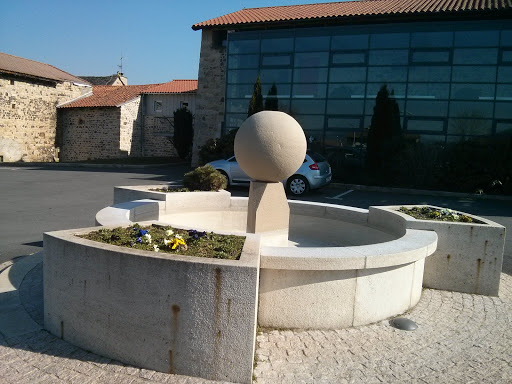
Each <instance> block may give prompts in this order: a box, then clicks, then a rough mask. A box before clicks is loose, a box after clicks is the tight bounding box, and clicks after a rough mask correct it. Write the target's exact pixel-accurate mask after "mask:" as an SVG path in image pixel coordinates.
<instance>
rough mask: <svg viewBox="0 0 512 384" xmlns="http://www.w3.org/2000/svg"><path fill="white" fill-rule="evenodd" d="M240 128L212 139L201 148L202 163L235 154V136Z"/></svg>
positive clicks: (200, 158)
mask: <svg viewBox="0 0 512 384" xmlns="http://www.w3.org/2000/svg"><path fill="white" fill-rule="evenodd" d="M237 131H238V129H234V130H232V131H229V132H228V133H227V134H225V135H224V136H221V137H219V138H216V139H210V140H208V141H207V142H206V144H205V145H203V146H202V147H201V148H200V149H199V160H200V162H201V164H206V163H209V162H210V161H213V160H219V159H228V158H230V157H231V156H233V154H234V147H235V136H236V132H237Z"/></svg>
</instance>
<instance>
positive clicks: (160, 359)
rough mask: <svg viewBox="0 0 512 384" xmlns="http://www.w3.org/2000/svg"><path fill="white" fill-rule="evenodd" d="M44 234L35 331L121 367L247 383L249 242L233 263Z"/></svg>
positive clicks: (251, 286)
mask: <svg viewBox="0 0 512 384" xmlns="http://www.w3.org/2000/svg"><path fill="white" fill-rule="evenodd" d="M93 229H97V228H87V229H83V230H72V231H60V232H51V233H46V234H44V247H45V248H44V302H45V319H44V323H45V328H46V329H47V330H48V331H50V332H51V333H52V334H54V335H56V336H58V337H61V338H63V339H64V340H66V341H68V342H70V343H72V344H74V345H77V346H79V347H81V348H84V349H86V350H90V351H93V352H95V353H97V354H99V355H102V356H106V357H110V358H112V359H116V360H119V361H122V362H124V363H127V364H131V365H135V366H138V367H142V368H146V369H152V370H157V371H160V372H166V373H174V374H180V375H187V376H196V377H202V378H206V379H210V380H220V381H232V382H240V383H250V382H251V380H252V365H253V361H254V346H255V336H256V309H257V297H258V280H259V268H258V264H259V243H258V242H259V239H258V237H257V236H254V235H249V236H247V240H246V244H245V246H244V250H243V253H242V257H241V258H240V260H237V261H236V260H235V261H230V260H217V259H204V258H195V257H186V256H178V255H170V254H164V253H156V252H146V251H137V250H133V249H129V248H121V247H115V246H111V245H107V244H101V243H96V242H93V241H89V240H85V239H80V238H78V237H76V236H74V234H75V233H87V232H89V231H90V230H93Z"/></svg>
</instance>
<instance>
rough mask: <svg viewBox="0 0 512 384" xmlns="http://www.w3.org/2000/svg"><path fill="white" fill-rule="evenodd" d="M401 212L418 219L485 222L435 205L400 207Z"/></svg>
mask: <svg viewBox="0 0 512 384" xmlns="http://www.w3.org/2000/svg"><path fill="white" fill-rule="evenodd" d="M399 211H400V212H402V213H405V214H407V215H409V216H412V217H414V218H415V219H418V220H437V221H452V222H456V223H476V224H485V223H484V222H483V221H480V220H478V219H475V218H472V217H469V216H468V215H465V214H463V213H460V212H456V211H453V210H451V209H448V208H442V209H441V208H435V207H428V206H424V207H412V208H407V207H400V209H399Z"/></svg>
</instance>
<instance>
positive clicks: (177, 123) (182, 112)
mask: <svg viewBox="0 0 512 384" xmlns="http://www.w3.org/2000/svg"><path fill="white" fill-rule="evenodd" d="M192 120H193V117H192V113H190V111H189V110H188V109H187V107H183V108H180V109H177V110H176V111H174V136H173V139H172V140H171V141H172V144H173V145H174V147H175V148H176V151H177V152H178V156H179V157H180V158H182V159H188V158H189V157H190V154H191V153H192V141H193V140H194V129H193V127H192Z"/></svg>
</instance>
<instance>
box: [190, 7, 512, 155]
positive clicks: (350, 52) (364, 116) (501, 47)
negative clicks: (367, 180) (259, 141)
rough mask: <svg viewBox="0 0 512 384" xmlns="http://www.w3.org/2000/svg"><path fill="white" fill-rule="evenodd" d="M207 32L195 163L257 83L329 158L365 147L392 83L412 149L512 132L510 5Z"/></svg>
mask: <svg viewBox="0 0 512 384" xmlns="http://www.w3.org/2000/svg"><path fill="white" fill-rule="evenodd" d="M192 28H193V29H194V30H202V42H201V56H200V63H199V84H198V95H197V113H196V124H195V130H196V135H195V143H194V157H193V163H196V164H197V163H198V156H197V150H198V148H199V147H200V146H201V145H203V144H204V143H205V142H206V140H208V139H209V138H213V137H218V136H219V135H221V134H223V133H225V132H227V131H229V130H232V129H235V128H237V127H239V126H240V124H241V123H242V122H243V121H244V120H245V119H246V118H247V111H248V107H249V101H250V98H251V95H252V92H253V85H254V83H255V81H256V79H257V78H258V76H259V77H260V79H261V83H262V90H263V92H262V93H263V96H264V97H266V96H267V95H268V92H269V91H270V88H271V87H272V86H273V85H275V86H276V88H277V99H278V108H279V110H281V111H284V112H286V113H289V114H290V115H292V116H293V117H295V118H296V119H297V121H298V122H299V123H300V124H301V125H302V127H303V128H304V131H305V133H306V136H307V137H308V138H309V139H310V140H311V141H314V142H315V143H317V144H318V145H320V146H321V147H323V148H327V147H336V146H338V147H339V146H343V147H356V146H362V147H364V146H365V138H366V135H367V131H368V128H369V126H370V121H371V117H372V114H373V108H374V106H375V98H376V95H377V92H378V91H379V89H380V88H381V87H382V86H383V85H384V84H386V85H387V88H388V90H390V91H391V92H392V94H393V95H394V98H395V99H396V101H397V102H398V105H399V109H400V116H401V126H402V129H403V131H404V132H405V134H406V136H407V137H408V138H409V139H413V140H416V141H418V142H422V143H441V145H443V146H446V145H448V144H449V143H455V142H459V141H461V140H467V139H469V138H478V137H488V136H493V135H511V134H512V2H510V1H509V0H498V1H494V0H479V1H471V2H468V1H462V0H430V1H423V0H407V1H403V0H362V1H349V2H339V3H323V4H310V5H295V6H279V7H266V8H252V9H243V10H240V11H238V12H234V13H230V14H227V15H224V16H220V17H217V18H214V19H211V20H207V21H204V22H201V23H198V24H195V25H193V26H192Z"/></svg>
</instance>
